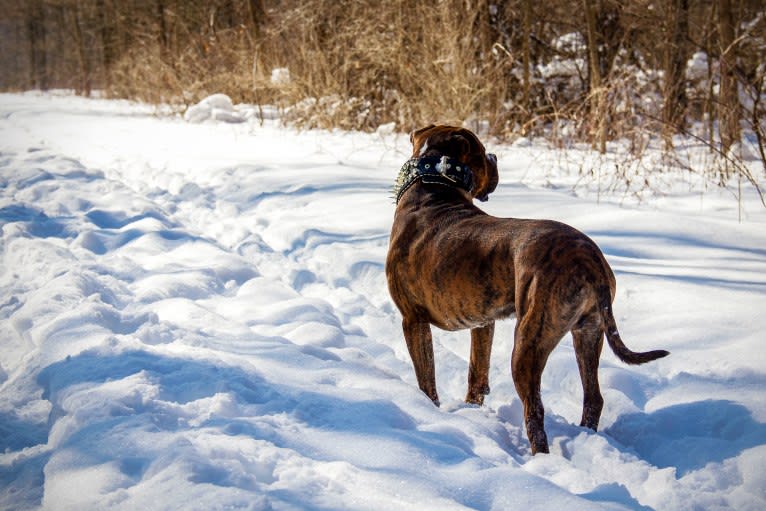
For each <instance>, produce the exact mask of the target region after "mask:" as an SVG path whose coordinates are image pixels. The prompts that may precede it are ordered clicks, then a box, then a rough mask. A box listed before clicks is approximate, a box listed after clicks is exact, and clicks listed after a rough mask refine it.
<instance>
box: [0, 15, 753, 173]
mask: <svg viewBox="0 0 766 511" xmlns="http://www.w3.org/2000/svg"><path fill="white" fill-rule="evenodd" d="M0 40H1V41H2V45H3V48H2V51H0V71H1V72H0V87H2V88H3V89H5V90H19V89H30V88H36V89H49V88H68V89H74V90H76V91H77V92H78V93H80V94H84V95H89V94H91V92H92V91H94V90H100V91H103V93H104V94H106V95H108V96H111V97H121V98H131V99H138V100H141V101H148V102H157V103H160V102H164V103H172V104H178V105H183V104H190V103H192V102H195V101H197V100H199V99H201V98H203V97H205V96H206V95H208V94H211V93H215V92H223V93H226V94H228V95H229V96H231V97H232V98H233V99H234V100H235V102H236V101H239V102H246V103H253V104H261V105H263V104H271V105H277V106H278V107H279V108H280V109H281V110H282V112H283V119H285V120H286V121H287V122H291V123H295V124H297V125H300V126H305V127H341V128H349V129H361V130H374V129H376V128H378V127H379V126H381V125H384V124H390V123H394V124H395V126H396V128H397V129H398V130H400V131H408V130H410V129H412V128H414V127H417V126H420V125H423V124H425V123H429V122H434V121H442V122H456V123H463V124H466V125H467V126H469V127H472V128H474V129H476V130H478V131H480V132H482V133H483V134H490V135H495V136H498V137H501V138H505V139H512V138H515V137H519V136H544V137H546V138H548V139H549V140H551V141H552V143H554V144H556V145H558V146H561V147H566V146H567V145H568V144H572V143H581V142H587V143H589V144H591V145H592V146H593V148H594V149H596V150H598V151H600V152H601V153H604V152H605V151H607V143H608V142H609V141H612V140H624V141H627V142H628V144H629V146H630V157H631V158H632V159H633V160H632V161H633V162H641V161H642V154H643V153H644V151H645V149H646V147H647V146H649V145H650V144H652V143H660V144H662V145H664V147H665V149H672V147H673V143H674V136H675V135H678V134H682V135H686V136H687V137H692V138H694V139H696V140H699V141H700V142H702V143H704V144H707V145H708V147H709V148H710V150H711V151H713V152H714V153H715V154H716V155H717V156H716V161H717V163H716V165H715V166H714V169H713V170H712V171H711V176H712V177H713V178H714V179H715V180H716V181H717V182H720V183H726V182H727V181H728V180H729V179H730V178H731V177H732V176H733V175H737V176H738V177H740V178H741V177H743V176H744V177H745V178H746V179H748V180H750V181H751V182H752V183H753V184H755V185H756V186H757V183H758V181H759V180H761V179H762V178H763V177H764V176H766V154H764V141H765V139H766V135H765V133H764V132H765V128H766V121H765V120H764V119H766V107H765V106H764V101H766V13H765V12H764V5H763V0H701V1H690V0H632V1H630V2H622V1H616V0H576V1H573V2H570V1H561V0H551V1H545V2H539V1H534V0H431V1H411V0H389V1H387V2H379V1H377V0H375V1H373V0H272V1H269V0H211V1H199V0H132V1H127V2H124V1H118V0H28V1H24V2H18V1H16V2H14V1H8V0H0ZM743 137H744V139H745V141H746V142H748V144H745V145H747V146H748V147H750V148H755V149H754V151H755V152H756V154H755V158H756V159H757V160H760V162H761V164H762V166H763V169H762V170H763V175H757V176H754V175H753V170H752V169H753V166H752V165H746V164H744V163H743V156H742V150H741V142H742V140H743ZM658 141H659V142H658ZM752 152H753V150H751V153H752ZM672 153H673V151H666V154H672ZM747 157H749V158H750V159H751V160H752V157H753V155H752V154H750V155H748V156H747ZM676 163H677V162H676ZM759 173H760V171H759Z"/></svg>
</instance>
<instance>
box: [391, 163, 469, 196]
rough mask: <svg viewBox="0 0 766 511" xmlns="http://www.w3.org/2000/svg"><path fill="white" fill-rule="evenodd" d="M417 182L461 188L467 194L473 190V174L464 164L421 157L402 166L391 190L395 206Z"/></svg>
mask: <svg viewBox="0 0 766 511" xmlns="http://www.w3.org/2000/svg"><path fill="white" fill-rule="evenodd" d="M417 180H421V181H423V182H424V183H429V184H439V185H445V186H452V187H455V188H462V189H463V190H465V191H467V192H469V193H470V192H471V190H473V174H471V169H470V168H468V165H466V164H465V163H461V162H459V161H457V160H456V159H455V158H451V157H449V156H421V157H419V158H412V159H410V160H407V161H406V162H405V163H404V165H402V168H401V170H400V171H399V175H398V176H397V177H396V183H395V184H394V190H393V191H394V195H395V196H396V203H397V204H398V203H399V199H401V198H402V195H403V194H404V192H406V191H407V189H408V188H409V187H410V186H412V185H413V184H414V183H415V182H416V181H417Z"/></svg>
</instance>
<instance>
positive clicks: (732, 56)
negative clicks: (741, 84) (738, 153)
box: [718, 0, 741, 153]
mask: <svg viewBox="0 0 766 511" xmlns="http://www.w3.org/2000/svg"><path fill="white" fill-rule="evenodd" d="M734 19H735V16H734V13H733V10H732V5H731V0H719V1H718V41H719V44H720V51H721V57H720V62H721V89H720V92H719V96H718V130H719V132H720V135H721V149H722V150H723V152H724V153H725V152H727V151H728V150H729V148H730V147H731V146H732V144H734V142H736V141H738V140H739V138H740V128H739V120H740V116H741V115H740V105H739V95H738V93H737V77H736V67H737V44H736V41H735V33H734Z"/></svg>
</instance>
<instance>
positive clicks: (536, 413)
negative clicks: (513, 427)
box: [511, 313, 561, 454]
mask: <svg viewBox="0 0 766 511" xmlns="http://www.w3.org/2000/svg"><path fill="white" fill-rule="evenodd" d="M530 316H534V317H530ZM544 324H545V318H544V314H543V313H539V314H534V315H529V314H528V315H527V316H526V317H523V318H522V317H520V318H519V320H518V322H517V323H516V333H515V336H514V344H513V357H512V359H511V370H512V371H513V383H514V384H515V385H516V392H518V394H519V397H520V398H521V402H522V403H523V404H524V423H525V425H526V427H527V437H528V438H529V443H530V445H531V447H532V454H537V453H539V452H546V453H547V452H548V437H547V436H546V434H545V408H544V407H543V401H542V398H541V397H540V382H541V380H542V376H543V369H544V368H545V362H546V361H547V360H548V355H550V353H551V351H552V350H553V348H554V347H555V346H556V344H557V343H558V341H559V340H560V338H561V336H558V337H556V336H555V335H552V334H550V333H546V332H545V330H547V329H546V328H544Z"/></svg>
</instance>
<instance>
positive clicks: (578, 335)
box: [572, 317, 604, 431]
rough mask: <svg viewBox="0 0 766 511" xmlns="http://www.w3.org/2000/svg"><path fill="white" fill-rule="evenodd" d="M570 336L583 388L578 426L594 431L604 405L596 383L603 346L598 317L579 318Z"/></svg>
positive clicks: (602, 334) (602, 333) (602, 335)
mask: <svg viewBox="0 0 766 511" xmlns="http://www.w3.org/2000/svg"><path fill="white" fill-rule="evenodd" d="M572 337H573V339H574V349H575V354H576V355H577V366H578V367H579V368H580V379H581V380H582V390H583V404H582V421H581V422H580V426H582V427H586V428H590V429H592V430H593V431H596V430H597V429H598V421H599V418H600V417H601V409H602V408H603V407H604V398H603V397H602V396H601V390H600V388H599V384H598V362H599V358H600V356H601V349H602V348H603V346H604V332H603V330H602V327H601V325H600V321H599V318H597V317H591V318H588V317H586V318H585V319H584V320H581V321H580V323H579V325H578V326H577V327H575V328H574V329H572Z"/></svg>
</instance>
